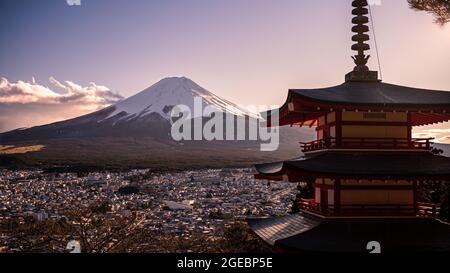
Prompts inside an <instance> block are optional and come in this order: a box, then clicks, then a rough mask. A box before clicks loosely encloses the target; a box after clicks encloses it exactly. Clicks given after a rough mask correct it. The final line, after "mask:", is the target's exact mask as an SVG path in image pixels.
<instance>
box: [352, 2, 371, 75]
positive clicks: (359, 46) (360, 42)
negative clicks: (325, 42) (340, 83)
mask: <svg viewBox="0 0 450 273" xmlns="http://www.w3.org/2000/svg"><path fill="white" fill-rule="evenodd" d="M352 6H353V8H354V9H353V11H352V14H353V15H354V17H353V20H352V23H353V24H354V26H353V28H352V31H353V32H355V35H353V37H352V41H354V42H356V43H355V44H354V45H352V50H354V51H357V52H358V54H357V55H354V56H352V58H353V60H354V61H355V64H356V66H355V68H354V69H353V72H350V73H348V74H347V76H346V81H377V80H378V72H376V71H370V70H369V67H367V61H368V60H369V58H370V55H366V53H365V51H367V50H370V45H369V44H367V43H366V42H367V41H369V40H370V37H369V35H368V34H367V32H369V26H368V25H367V24H368V23H369V17H367V15H368V14H369V9H368V6H369V4H368V3H367V0H354V1H353V2H352Z"/></svg>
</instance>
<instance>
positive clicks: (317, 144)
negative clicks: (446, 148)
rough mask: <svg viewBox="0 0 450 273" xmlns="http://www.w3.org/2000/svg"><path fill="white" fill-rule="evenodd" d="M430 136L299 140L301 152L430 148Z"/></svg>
mask: <svg viewBox="0 0 450 273" xmlns="http://www.w3.org/2000/svg"><path fill="white" fill-rule="evenodd" d="M432 140H433V139H432V138H415V139H407V138H342V139H340V140H338V139H336V138H325V139H320V140H315V141H311V142H301V143H300V144H301V146H302V151H303V152H312V151H320V150H326V149H414V150H431V148H432V144H433V142H432Z"/></svg>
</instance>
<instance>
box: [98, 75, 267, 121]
mask: <svg viewBox="0 0 450 273" xmlns="http://www.w3.org/2000/svg"><path fill="white" fill-rule="evenodd" d="M195 97H200V98H202V99H203V109H205V107H206V106H212V107H213V108H214V109H216V110H217V111H220V112H224V113H229V114H233V115H236V116H241V117H244V116H249V117H253V118H259V114H256V113H252V112H250V111H248V110H246V109H244V108H242V107H239V106H238V105H236V104H234V103H232V102H230V101H227V100H225V99H222V98H220V97H218V96H216V95H214V94H213V93H211V92H209V91H208V90H206V89H204V88H203V87H201V86H199V85H198V84H196V83H195V82H193V81H192V80H190V79H188V78H185V77H181V78H177V77H172V78H165V79H163V80H161V81H159V82H158V83H156V84H154V85H152V86H151V87H149V88H147V89H145V90H144V91H142V92H140V93H138V94H136V95H134V96H132V97H130V98H128V99H126V100H123V101H121V102H119V103H117V104H116V105H114V106H113V107H114V109H115V110H114V111H113V112H112V113H110V114H109V116H108V117H107V118H106V119H108V118H111V117H114V116H116V115H119V114H120V116H121V117H120V120H127V119H132V118H139V117H145V116H147V115H149V114H152V113H157V114H159V115H161V116H162V117H163V118H165V119H167V120H168V119H170V113H171V109H172V108H173V107H174V106H176V105H185V106H187V107H189V109H191V115H192V117H194V118H196V117H198V116H199V115H197V116H196V115H195V114H194V98H195Z"/></svg>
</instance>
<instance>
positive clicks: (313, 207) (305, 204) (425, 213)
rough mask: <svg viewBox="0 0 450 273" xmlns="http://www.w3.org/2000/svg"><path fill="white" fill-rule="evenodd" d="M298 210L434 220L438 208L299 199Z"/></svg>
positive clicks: (421, 204)
mask: <svg viewBox="0 0 450 273" xmlns="http://www.w3.org/2000/svg"><path fill="white" fill-rule="evenodd" d="M298 202H299V208H300V209H301V210H303V211H308V212H312V213H315V214H319V215H323V216H337V217H339V216H341V217H345V216H347V217H350V216H419V217H432V218H436V217H437V216H438V214H439V211H440V207H439V206H437V205H436V204H428V203H417V205H415V206H414V205H401V204H395V205H393V204H351V205H340V206H339V208H337V207H335V206H334V205H324V204H320V203H317V202H316V201H315V200H314V199H300V201H298Z"/></svg>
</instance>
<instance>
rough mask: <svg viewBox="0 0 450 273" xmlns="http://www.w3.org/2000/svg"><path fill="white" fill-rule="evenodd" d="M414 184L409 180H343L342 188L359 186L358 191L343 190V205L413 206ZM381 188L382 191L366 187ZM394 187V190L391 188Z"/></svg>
mask: <svg viewBox="0 0 450 273" xmlns="http://www.w3.org/2000/svg"><path fill="white" fill-rule="evenodd" d="M412 185H413V182H412V181H407V180H342V181H341V186H354V187H355V186H358V189H356V188H352V189H342V190H341V192H340V195H341V197H340V200H341V205H354V204H358V205H361V204H372V205H382V204H384V205H395V204H399V205H413V204H414V191H413V189H412ZM370 186H381V188H380V189H369V188H368V189H364V187H370ZM394 186H411V189H403V188H402V189H398V188H395V187H394ZM389 187H392V188H389Z"/></svg>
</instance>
